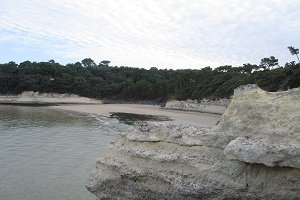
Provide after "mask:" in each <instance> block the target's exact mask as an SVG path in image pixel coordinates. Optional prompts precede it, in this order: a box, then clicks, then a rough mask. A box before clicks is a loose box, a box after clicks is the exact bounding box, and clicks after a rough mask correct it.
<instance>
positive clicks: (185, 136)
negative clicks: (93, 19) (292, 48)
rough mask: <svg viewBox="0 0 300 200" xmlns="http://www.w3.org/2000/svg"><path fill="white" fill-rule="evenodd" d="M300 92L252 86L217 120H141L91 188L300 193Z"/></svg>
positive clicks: (131, 192) (144, 194)
mask: <svg viewBox="0 0 300 200" xmlns="http://www.w3.org/2000/svg"><path fill="white" fill-rule="evenodd" d="M299 95H300V90H299V89H293V90H289V91H287V92H278V93H268V92H265V91H262V90H261V89H259V88H257V87H256V86H253V85H250V86H247V87H241V88H238V89H237V90H236V91H235V95H234V97H233V100H232V103H231V104H230V106H229V107H228V109H227V110H226V112H225V114H224V115H223V117H222V120H221V122H220V124H219V125H218V126H216V127H213V128H201V127H194V126H183V125H180V126H175V125H165V124H164V125H163V124H158V123H152V124H137V125H136V126H135V127H134V128H132V129H130V130H128V131H127V132H126V133H124V135H123V137H122V138H121V139H120V140H119V141H117V142H115V143H114V144H113V145H112V147H111V150H110V152H109V153H108V154H107V156H106V157H105V158H103V159H102V160H99V161H98V162H97V168H96V171H95V172H94V173H93V174H92V175H91V176H90V180H89V181H88V183H87V185H86V187H87V189H88V190H89V191H91V192H92V193H93V194H95V195H96V196H97V197H98V199H214V200H218V199H282V200H284V199H300V168H299V161H300V155H299V149H300V148H299V146H300V142H299V135H300V132H299V124H298V121H295V120H297V119H298V118H299V115H300V111H299V107H297V106H300V105H299V102H298V101H300V100H299V98H298V99H297V97H299ZM280 99H281V100H280ZM295 106H296V107H295ZM283 118H284V119H283ZM287 119H288V120H287Z"/></svg>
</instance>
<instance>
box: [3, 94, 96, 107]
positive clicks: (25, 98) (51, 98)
mask: <svg viewBox="0 0 300 200" xmlns="http://www.w3.org/2000/svg"><path fill="white" fill-rule="evenodd" d="M65 103H67V104H101V103H102V101H101V100H97V99H91V98H86V97H81V96H78V95H75V94H58V93H39V92H33V91H27V92H23V93H22V94H20V95H0V104H42V105H43V104H65Z"/></svg>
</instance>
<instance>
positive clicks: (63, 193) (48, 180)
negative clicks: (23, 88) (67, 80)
mask: <svg viewBox="0 0 300 200" xmlns="http://www.w3.org/2000/svg"><path fill="white" fill-rule="evenodd" d="M127 128H128V125H125V124H121V123H119V122H118V121H117V120H115V119H111V118H106V117H104V116H96V115H88V114H79V113H72V112H63V111H60V110H55V109H52V108H47V107H27V106H5V105H0V199H1V200H2V199H3V200H68V199H69V200H77V199H78V200H92V199H95V197H94V196H93V195H92V194H91V193H89V192H88V191H87V190H86V189H85V186H84V185H85V182H86V180H87V179H88V175H89V173H90V172H91V171H92V169H94V168H95V163H96V159H97V158H102V157H104V155H105V153H106V152H107V150H108V147H109V144H110V143H111V142H112V141H115V140H116V139H117V138H118V137H119V133H120V132H121V131H124V130H126V129H127Z"/></svg>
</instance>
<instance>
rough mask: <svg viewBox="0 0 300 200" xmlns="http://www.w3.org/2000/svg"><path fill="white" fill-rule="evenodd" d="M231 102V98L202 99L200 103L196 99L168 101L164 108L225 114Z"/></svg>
mask: <svg viewBox="0 0 300 200" xmlns="http://www.w3.org/2000/svg"><path fill="white" fill-rule="evenodd" d="M229 103H230V100H229V99H220V100H216V101H209V100H202V101H201V102H200V103H198V102H197V101H196V100H195V101H192V100H187V101H168V102H167V103H166V105H165V106H164V107H163V108H165V109H172V110H185V111H196V112H204V113H214V114H223V113H224V112H225V110H226V107H227V106H228V105H229Z"/></svg>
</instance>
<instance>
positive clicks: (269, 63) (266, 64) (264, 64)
mask: <svg viewBox="0 0 300 200" xmlns="http://www.w3.org/2000/svg"><path fill="white" fill-rule="evenodd" d="M259 66H260V67H261V68H263V69H270V68H273V67H274V66H278V59H276V58H275V57H274V56H271V57H270V58H263V59H261V61H260V65H259Z"/></svg>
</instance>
